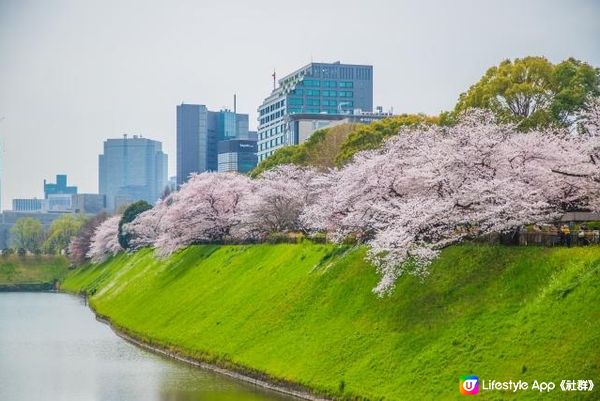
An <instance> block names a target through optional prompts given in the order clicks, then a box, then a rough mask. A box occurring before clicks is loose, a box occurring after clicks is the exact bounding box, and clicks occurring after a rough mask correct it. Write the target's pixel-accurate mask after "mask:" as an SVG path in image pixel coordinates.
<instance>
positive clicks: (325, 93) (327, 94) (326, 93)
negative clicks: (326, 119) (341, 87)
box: [321, 91, 337, 97]
mask: <svg viewBox="0 0 600 401" xmlns="http://www.w3.org/2000/svg"><path fill="white" fill-rule="evenodd" d="M321 94H322V95H323V96H325V97H336V96H337V91H321Z"/></svg>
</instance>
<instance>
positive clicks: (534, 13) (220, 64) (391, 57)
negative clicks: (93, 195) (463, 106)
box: [0, 0, 600, 209]
mask: <svg viewBox="0 0 600 401" xmlns="http://www.w3.org/2000/svg"><path fill="white" fill-rule="evenodd" d="M526 55H543V56H546V57H548V58H549V59H550V60H551V61H553V62H558V61H560V60H563V59H565V58H567V57H569V56H573V57H576V58H579V59H582V60H585V61H587V62H589V63H591V64H593V65H595V66H600V1H593V0H581V1H577V0H571V1H568V0H564V1H548V0H536V1H526V0H500V1H481V0H479V1H477V0H473V1H466V0H463V1H443V0H440V1H423V0H419V1H400V0H387V1H376V0H370V1H365V0H362V1H355V0H343V1H337V0H336V1H323V0H320V1H314V0H302V1H281V0H252V1H242V0H239V1H226V0H219V1H204V0H196V1H183V0H173V1H152V0H146V1H127V0H120V1H113V0H104V1H85V0H38V1H34V0H0V118H1V117H5V119H4V120H3V121H2V122H0V135H1V136H2V140H3V142H4V150H3V153H2V170H3V172H2V175H3V177H2V207H3V208H5V209H9V208H10V203H9V202H10V199H12V198H15V197H33V196H37V197H41V196H42V180H43V179H44V178H49V179H52V180H53V177H54V175H55V174H57V173H66V174H68V175H69V180H70V182H71V183H72V184H75V185H78V186H79V189H80V191H83V192H97V190H98V178H97V175H98V161H97V160H98V159H97V158H98V154H99V153H100V152H101V150H102V141H103V140H104V139H106V138H108V137H118V136H120V135H122V134H123V133H128V134H142V135H144V136H145V137H148V138H152V139H157V140H160V141H162V142H163V146H164V149H165V151H166V152H167V153H168V155H169V159H170V160H169V174H170V175H174V173H175V146H176V145H175V106H176V105H177V104H179V103H181V102H182V101H185V102H188V103H202V104H206V105H208V106H209V107H210V108H212V109H219V108H221V107H222V106H228V107H231V103H232V95H233V93H234V92H235V93H237V94H238V110H239V111H240V112H247V113H250V119H251V125H253V126H256V122H255V120H256V107H257V106H258V105H259V104H260V103H261V101H262V99H263V98H264V97H265V96H266V95H268V94H269V92H270V89H271V86H272V81H271V74H272V72H273V69H276V70H277V73H278V75H279V76H283V75H285V74H286V73H288V72H291V71H292V70H295V69H296V68H298V67H300V66H302V65H304V64H306V63H308V62H310V61H311V60H314V61H324V62H332V61H336V60H340V61H341V62H348V63H365V64H372V65H373V66H374V85H375V88H374V89H375V99H374V100H375V104H376V105H382V106H384V108H386V109H387V108H389V107H393V108H394V111H395V112H398V113H401V112H407V113H408V112H410V113H412V112H425V113H430V114H437V113H439V112H440V111H441V110H447V109H450V108H451V107H452V106H453V105H454V103H455V101H456V99H457V97H458V95H459V94H460V93H461V92H462V91H464V90H465V89H467V88H468V87H469V85H470V84H472V83H474V82H475V81H477V80H478V79H479V78H480V77H481V75H482V74H483V73H484V72H485V70H486V69H487V68H488V67H489V66H491V65H495V64H498V63H499V62H500V61H501V60H503V59H505V58H514V57H521V56H526Z"/></svg>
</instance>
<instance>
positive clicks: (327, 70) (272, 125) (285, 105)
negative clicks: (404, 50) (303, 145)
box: [258, 61, 373, 162]
mask: <svg viewBox="0 0 600 401" xmlns="http://www.w3.org/2000/svg"><path fill="white" fill-rule="evenodd" d="M274 84H275V83H274ZM372 111H373V66H370V65H354V64H341V63H340V62H339V61H337V62H335V63H310V64H308V65H306V66H304V67H302V68H300V69H299V70H297V71H294V72H293V73H291V74H289V75H286V76H285V77H283V78H281V79H279V81H278V86H277V87H274V88H273V91H272V92H271V94H270V95H269V96H268V97H267V98H266V99H265V100H264V102H263V104H262V105H261V106H260V107H259V108H258V113H259V117H258V123H259V124H258V161H259V162H260V161H262V160H264V159H266V158H267V157H269V156H270V155H271V154H273V152H274V151H275V150H277V149H279V148H281V147H282V146H286V145H296V144H298V143H299V142H298V141H299V139H298V135H296V134H294V132H293V130H292V126H291V122H290V119H289V118H288V116H291V115H293V114H305V115H312V116H313V117H312V119H313V120H315V121H316V120H319V115H353V114H361V113H365V112H366V113H371V112H372Z"/></svg>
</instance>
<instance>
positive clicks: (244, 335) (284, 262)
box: [63, 243, 600, 400]
mask: <svg viewBox="0 0 600 401" xmlns="http://www.w3.org/2000/svg"><path fill="white" fill-rule="evenodd" d="M364 252H365V250H364V249H362V248H358V249H357V248H351V249H350V248H339V247H335V246H332V245H317V244H309V243H305V244H299V245H297V244H280V245H254V246H193V247H190V248H187V249H185V250H183V251H181V252H180V253H178V254H176V255H173V256H172V257H170V258H169V259H166V260H162V261H157V260H155V259H154V257H153V254H152V251H151V250H142V251H140V252H137V253H135V254H133V255H119V256H117V257H115V258H113V259H111V260H109V261H107V262H106V263H104V264H102V265H98V266H90V267H87V268H84V269H82V270H79V271H77V272H75V273H74V274H72V275H70V276H69V277H68V278H67V279H66V281H65V282H64V283H63V288H64V289H65V290H68V291H73V292H78V291H81V290H86V291H90V292H93V293H94V295H93V296H92V297H91V299H90V301H91V303H92V305H93V306H94V308H96V310H97V311H98V313H100V314H102V315H106V316H108V317H110V319H111V320H112V321H113V322H114V323H115V324H116V325H117V326H119V327H121V328H124V329H126V330H128V331H130V332H131V333H134V334H136V335H138V336H140V337H142V338H145V339H146V340H149V341H152V342H155V343H160V344H162V345H165V346H170V347H172V348H173V349H177V350H179V351H182V352H185V353H187V354H189V355H191V356H195V357H198V358H203V359H205V360H209V361H213V362H217V363H221V364H225V365H227V364H236V365H238V366H242V367H245V368H247V369H249V370H255V371H261V372H265V373H267V374H268V375H269V376H271V377H273V378H278V379H284V380H288V381H291V382H296V383H300V384H302V385H304V386H308V387H311V388H313V389H316V390H318V391H320V392H322V393H327V394H330V395H335V396H337V397H339V398H346V399H360V398H359V397H364V398H365V399H369V400H380V399H385V400H459V399H462V398H463V396H461V395H460V394H459V392H458V378H459V376H460V375H466V374H474V375H478V376H479V377H480V378H481V379H496V380H508V379H512V380H519V379H522V380H527V381H530V382H532V381H533V380H546V381H548V380H554V381H555V382H557V383H559V382H560V380H562V379H593V380H595V381H596V382H597V383H596V384H597V387H598V388H597V389H595V390H594V391H593V392H592V393H571V394H565V393H562V392H561V391H560V390H555V391H554V392H551V393H549V394H547V395H545V396H543V399H545V400H546V399H548V400H554V399H580V400H584V399H585V400H592V399H599V397H598V394H600V393H599V392H600V380H598V379H600V248H598V247H588V248H572V249H564V248H554V249H547V248H536V247H529V248H525V247H522V248H516V247H511V248H509V247H500V246H487V245H462V246H455V247H451V248H448V249H446V250H445V251H444V252H443V253H442V256H441V257H440V258H439V259H438V260H437V261H436V262H435V263H434V265H433V267H432V272H431V275H430V276H429V277H428V278H427V279H425V280H424V281H421V280H419V279H417V278H414V277H403V278H401V279H400V280H399V282H398V285H397V288H396V290H395V292H394V293H393V295H391V296H388V297H385V298H378V297H376V296H375V295H373V293H372V292H371V289H372V288H373V287H374V286H375V284H376V282H377V276H376V274H375V272H374V269H373V267H371V266H369V265H368V264H366V263H365V262H364ZM478 397H479V399H482V400H506V399H519V400H522V399H526V400H533V399H539V398H540V394H539V393H538V392H536V391H528V392H521V393H517V394H516V395H515V394H509V393H503V392H485V393H480V394H479V396H478Z"/></svg>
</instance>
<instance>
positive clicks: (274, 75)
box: [272, 68, 277, 90]
mask: <svg viewBox="0 0 600 401" xmlns="http://www.w3.org/2000/svg"><path fill="white" fill-rule="evenodd" d="M272 77H273V90H275V77H277V74H275V68H273V75H272Z"/></svg>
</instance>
